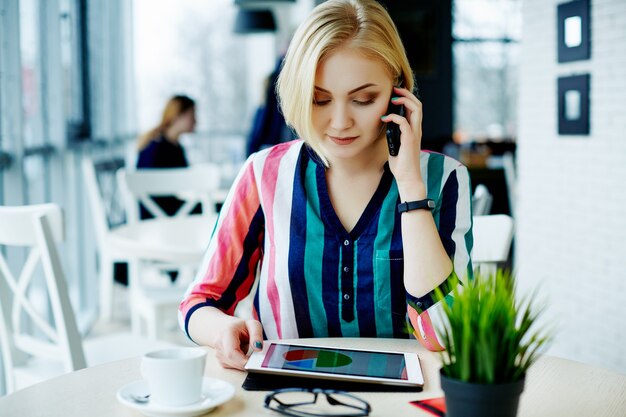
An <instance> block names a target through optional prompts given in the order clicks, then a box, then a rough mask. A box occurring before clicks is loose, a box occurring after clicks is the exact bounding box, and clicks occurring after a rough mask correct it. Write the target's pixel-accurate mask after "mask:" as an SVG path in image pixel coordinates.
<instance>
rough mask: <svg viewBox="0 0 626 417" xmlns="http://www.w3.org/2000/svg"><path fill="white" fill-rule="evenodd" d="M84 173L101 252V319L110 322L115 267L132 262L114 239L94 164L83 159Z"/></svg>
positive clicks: (99, 251)
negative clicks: (111, 236) (119, 263)
mask: <svg viewBox="0 0 626 417" xmlns="http://www.w3.org/2000/svg"><path fill="white" fill-rule="evenodd" d="M115 166H117V165H115ZM118 168H119V167H118ZM82 171H83V180H84V182H85V189H86V191H87V201H88V203H89V209H90V212H91V220H92V222H93V224H94V229H95V232H96V244H97V248H98V261H99V262H98V268H99V269H98V273H99V286H100V294H99V297H100V318H101V319H102V320H104V321H105V322H109V321H111V319H112V318H113V295H114V276H113V274H114V265H115V263H116V262H129V261H128V259H127V258H128V257H127V256H126V255H125V253H124V252H123V251H120V250H119V249H118V248H117V247H116V245H115V244H114V242H113V241H112V240H111V239H110V233H111V228H110V226H109V219H108V216H107V212H106V208H105V207H106V206H105V200H104V198H103V196H102V192H101V190H100V186H99V185H98V177H97V174H96V168H95V164H94V162H93V161H92V160H91V159H89V158H85V159H83V161H82ZM115 171H117V170H115ZM115 171H113V175H115Z"/></svg>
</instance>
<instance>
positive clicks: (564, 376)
mask: <svg viewBox="0 0 626 417" xmlns="http://www.w3.org/2000/svg"><path fill="white" fill-rule="evenodd" d="M314 343H315V344H316V345H320V346H335V347H345V348H351V347H352V348H378V349H386V350H397V351H406V352H417V353H418V354H419V356H420V360H421V365H422V369H423V372H424V378H425V381H426V384H425V386H424V390H423V391H422V392H418V393H389V392H382V393H369V392H368V393H357V394H356V395H358V396H360V397H362V398H364V399H366V400H367V401H368V402H369V403H370V404H371V406H372V412H371V414H370V415H372V416H381V417H382V416H385V417H387V416H405V415H412V416H430V414H427V413H426V412H425V411H422V410H420V409H418V408H416V407H414V406H412V405H411V404H409V402H410V401H414V400H417V399H425V398H432V397H438V396H441V395H443V393H442V391H441V389H440V386H439V376H438V372H439V366H440V362H439V357H438V355H437V354H435V353H432V352H428V351H426V350H425V349H424V348H422V347H421V346H420V345H419V343H418V342H416V341H415V340H399V339H366V338H361V339H351V338H343V339H341V338H340V339H316V340H315V342H314ZM139 364H140V358H133V359H127V360H123V361H117V362H111V363H108V364H104V365H99V366H95V367H92V368H88V369H83V370H80V371H76V372H72V373H70V374H66V375H63V376H60V377H57V378H54V379H51V380H48V381H45V382H42V383H39V384H37V385H34V386H31V387H29V388H26V389H23V390H21V391H17V392H15V393H13V394H11V395H9V396H6V397H0V415H2V416H20V417H29V416H66V417H78V416H80V417H83V416H90V417H99V416H103V417H104V416H106V417H114V416H120V417H124V416H126V417H132V416H140V414H139V413H138V412H137V411H135V410H131V409H130V408H127V407H125V406H124V405H122V404H121V403H119V402H118V401H117V399H116V392H117V390H118V389H120V388H121V387H122V386H124V385H125V384H128V383H130V382H133V381H135V380H139V379H141V376H140V373H139ZM205 375H206V376H211V377H214V378H219V379H223V380H225V381H227V382H229V383H231V384H233V386H234V387H235V391H236V392H235V397H234V398H233V399H232V400H231V401H229V402H227V403H226V404H223V405H221V406H219V407H218V408H217V409H216V410H215V411H213V412H212V413H210V414H209V415H211V416H215V417H219V416H277V415H278V414H276V413H274V412H272V411H269V410H267V409H265V408H263V399H264V398H265V395H266V392H263V391H256V392H250V391H245V390H243V389H242V388H241V384H242V383H243V380H244V379H245V376H246V374H245V373H244V372H240V371H235V370H228V369H223V368H222V367H221V366H220V365H219V363H218V362H217V359H216V358H215V355H214V352H213V350H212V349H208V357H207V366H206V370H205ZM624 415H626V375H622V374H617V373H614V372H611V371H608V370H605V369H601V368H596V367H592V366H589V365H584V364H581V363H577V362H572V361H568V360H565V359H559V358H554V357H550V356H543V357H541V358H540V359H539V360H538V361H537V362H536V363H535V364H534V365H533V366H532V367H531V369H530V371H529V374H528V376H527V378H526V385H525V389H524V392H523V393H522V397H521V401H520V410H519V413H518V416H519V417H526V416H533V417H542V416H545V417H548V416H550V417H554V416H568V417H576V416H585V417H588V416H594V417H603V416H624Z"/></svg>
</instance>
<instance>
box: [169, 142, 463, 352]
mask: <svg viewBox="0 0 626 417" xmlns="http://www.w3.org/2000/svg"><path fill="white" fill-rule="evenodd" d="M420 162H421V170H422V176H423V179H424V183H425V184H426V187H427V193H428V198H431V199H433V200H434V201H435V202H436V208H435V209H434V210H433V211H432V215H433V217H434V220H435V223H436V225H437V229H438V230H439V234H440V237H441V240H442V242H443V245H444V247H445V250H446V252H447V253H448V255H449V256H450V258H451V259H452V260H453V265H454V269H455V272H456V273H457V275H459V276H460V277H461V278H462V279H463V278H464V277H467V276H468V274H470V276H471V269H472V267H471V261H470V251H471V248H472V232H471V227H472V216H471V205H470V195H471V194H470V182H469V177H468V172H467V169H466V168H465V167H464V166H463V165H462V164H460V163H459V162H458V161H456V160H454V159H452V158H449V157H447V156H444V155H441V154H436V153H429V152H422V153H421V157H420ZM399 202H400V198H399V194H398V188H397V186H396V182H395V180H394V177H393V175H392V173H391V171H390V170H389V167H388V165H386V166H385V169H384V173H383V175H382V178H381V180H380V183H379V185H378V188H377V189H376V191H375V193H374V195H373V196H372V198H371V200H370V201H369V203H368V205H367V207H366V208H365V210H364V212H363V214H362V215H361V217H360V219H359V220H358V222H357V224H356V226H355V227H354V229H353V230H351V231H349V232H348V231H346V230H345V228H344V227H343V225H342V224H341V222H340V221H339V218H338V217H337V214H336V213H335V211H334V209H333V206H332V204H331V201H330V197H329V194H328V189H327V184H326V177H325V167H324V165H323V164H322V162H321V161H320V160H319V158H318V157H317V156H316V154H315V153H314V151H312V150H311V149H310V148H309V147H308V146H307V145H306V144H305V143H304V142H303V141H302V140H297V141H292V142H288V143H284V144H280V145H277V146H274V147H272V148H269V149H266V150H263V151H261V152H258V153H256V154H253V155H252V156H251V157H250V158H249V159H248V160H247V161H246V163H245V164H244V166H243V168H242V169H241V171H240V173H239V175H238V177H237V179H236V180H235V183H234V184H233V187H232V188H231V191H230V193H229V195H228V197H227V199H226V201H225V203H224V205H223V207H222V211H221V213H220V217H219V220H218V222H217V224H216V227H215V230H214V232H213V236H212V238H211V241H210V243H209V247H208V249H207V251H206V254H205V256H204V260H203V262H202V265H201V267H200V269H199V272H198V275H197V276H196V278H195V280H194V282H192V283H191V285H190V286H189V288H188V289H187V292H186V295H185V297H184V299H183V301H182V303H181V304H180V309H179V321H180V324H181V327H182V328H183V329H184V330H185V332H187V335H189V333H188V329H187V327H188V323H189V318H190V317H191V315H192V314H193V313H194V312H195V311H196V310H198V309H199V308H202V307H205V306H213V307H217V308H219V309H220V310H222V311H224V312H225V313H227V314H231V315H232V314H233V313H234V311H235V308H236V306H237V305H238V303H239V302H240V301H241V300H242V299H244V298H245V297H246V296H248V294H249V293H250V292H251V290H252V289H253V288H256V292H255V295H254V303H253V311H252V314H253V317H254V318H256V319H258V320H260V322H261V324H262V325H263V330H264V337H266V338H268V339H281V338H304V337H341V336H344V337H357V336H362V337H395V338H407V337H409V335H410V334H413V335H414V336H415V337H417V338H418V340H420V341H421V342H422V343H423V344H424V345H425V346H426V347H427V348H429V349H431V350H437V349H441V346H440V343H439V342H438V340H437V337H436V333H435V331H434V327H433V325H434V322H435V321H436V320H439V319H440V318H441V316H440V314H441V312H440V311H439V308H437V307H438V306H439V303H434V301H433V293H432V292H431V293H429V294H427V295H426V296H424V297H421V298H415V297H413V296H412V295H411V294H409V293H408V292H406V290H405V288H404V283H403V265H404V262H403V257H402V256H403V255H402V239H403V238H402V234H401V224H400V218H401V217H400V216H401V214H400V213H398V212H397V204H398V203H399ZM404 238H405V239H407V237H404ZM415 239H419V236H415ZM256 281H258V285H256V287H255V283H257V282H256ZM445 284H446V283H444V284H442V286H443V287H445Z"/></svg>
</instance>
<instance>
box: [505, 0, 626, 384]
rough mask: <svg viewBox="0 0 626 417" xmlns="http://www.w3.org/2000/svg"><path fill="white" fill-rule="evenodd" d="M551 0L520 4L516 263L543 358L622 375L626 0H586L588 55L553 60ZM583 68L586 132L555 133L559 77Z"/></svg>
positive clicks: (625, 354)
mask: <svg viewBox="0 0 626 417" xmlns="http://www.w3.org/2000/svg"><path fill="white" fill-rule="evenodd" d="M561 2H562V1H556V0H525V1H524V3H523V17H524V29H523V41H522V60H521V62H522V63H521V68H520V88H519V91H520V98H519V100H520V101H519V126H520V128H519V139H518V160H517V162H518V187H519V188H518V199H519V200H518V206H517V207H518V212H517V213H518V218H517V222H518V223H517V235H516V253H515V257H516V266H517V272H518V278H519V284H520V289H522V290H527V289H530V288H534V287H535V286H537V285H539V286H540V288H541V289H542V292H541V296H542V297H543V298H544V299H545V300H546V301H548V310H547V314H546V315H545V316H544V318H545V320H546V322H550V323H552V324H554V325H555V328H556V329H557V333H556V338H555V340H554V343H553V344H552V347H551V348H550V350H549V352H548V353H550V354H553V355H557V356H562V357H566V358H570V359H574V360H578V361H582V362H586V363H590V364H594V365H599V366H604V367H607V368H611V369H614V370H616V371H620V372H623V373H626V270H625V268H624V265H626V1H624V0H597V1H595V0H592V1H591V42H592V45H591V58H590V59H589V60H585V61H577V62H572V63H562V64H559V63H557V48H556V13H557V4H559V3H561ZM583 73H589V74H590V75H591V82H590V103H591V104H590V134H589V136H559V135H558V131H557V124H558V120H557V111H556V108H557V97H556V95H557V77H559V76H567V75H575V74H583Z"/></svg>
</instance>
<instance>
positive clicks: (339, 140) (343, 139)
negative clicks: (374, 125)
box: [328, 135, 358, 145]
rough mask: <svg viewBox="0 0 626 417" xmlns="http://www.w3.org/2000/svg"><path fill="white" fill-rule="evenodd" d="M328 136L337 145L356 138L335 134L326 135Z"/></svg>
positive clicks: (345, 143) (347, 142)
mask: <svg viewBox="0 0 626 417" xmlns="http://www.w3.org/2000/svg"><path fill="white" fill-rule="evenodd" d="M328 137H329V138H330V140H332V141H333V142H335V143H336V144H337V145H349V144H351V143H352V142H354V141H355V140H357V138H358V136H345V137H337V136H330V135H328Z"/></svg>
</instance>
